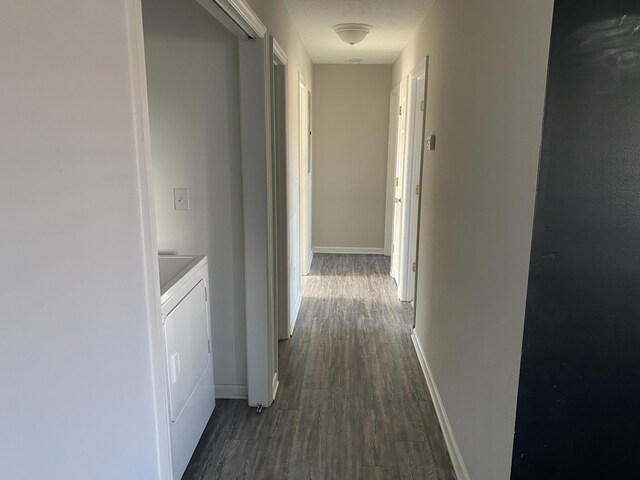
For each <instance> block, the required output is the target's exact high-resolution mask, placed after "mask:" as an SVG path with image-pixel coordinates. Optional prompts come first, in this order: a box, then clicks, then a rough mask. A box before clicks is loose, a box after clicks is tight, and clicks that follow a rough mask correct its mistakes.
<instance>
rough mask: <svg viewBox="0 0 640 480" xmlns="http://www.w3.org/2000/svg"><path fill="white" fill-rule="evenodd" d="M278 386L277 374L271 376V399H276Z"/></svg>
mask: <svg viewBox="0 0 640 480" xmlns="http://www.w3.org/2000/svg"><path fill="white" fill-rule="evenodd" d="M279 386H280V381H279V380H278V372H275V373H274V374H273V380H271V391H272V392H273V399H274V400H275V399H276V393H278V387H279Z"/></svg>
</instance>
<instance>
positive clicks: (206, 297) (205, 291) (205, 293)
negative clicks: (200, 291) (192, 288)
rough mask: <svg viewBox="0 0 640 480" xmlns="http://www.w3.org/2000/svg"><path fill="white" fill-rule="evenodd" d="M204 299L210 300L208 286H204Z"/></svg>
mask: <svg viewBox="0 0 640 480" xmlns="http://www.w3.org/2000/svg"><path fill="white" fill-rule="evenodd" d="M204 301H205V302H209V297H208V296H207V287H204Z"/></svg>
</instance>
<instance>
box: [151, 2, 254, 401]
mask: <svg viewBox="0 0 640 480" xmlns="http://www.w3.org/2000/svg"><path fill="white" fill-rule="evenodd" d="M143 3H144V5H143V11H144V29H145V49H146V61H147V77H148V89H149V116H150V122H151V147H152V165H153V176H154V191H155V206H156V218H157V229H158V248H159V250H160V252H161V253H163V252H170V253H177V254H192V253H197V254H206V255H208V257H209V271H210V277H211V278H210V286H211V318H212V322H213V339H214V341H213V343H214V349H213V353H214V368H215V381H216V385H217V387H218V388H217V394H220V393H221V392H224V391H241V390H243V386H246V383H247V364H246V325H245V317H244V242H243V223H242V218H243V217H242V176H241V161H240V134H239V129H240V120H239V98H238V81H239V77H238V49H237V40H236V39H235V37H233V36H232V35H231V34H230V33H229V32H228V31H227V30H226V29H225V28H224V27H222V26H221V25H220V24H219V23H218V22H217V21H216V20H215V19H214V18H213V17H212V16H211V15H210V14H209V13H207V12H206V11H205V10H204V9H202V8H201V7H200V6H199V5H198V4H197V3H196V2H194V1H187V2H185V1H181V0H148V1H144V2H143ZM174 187H186V188H188V189H189V194H190V198H189V200H190V210H189V211H187V212H185V211H175V210H174V206H173V188H174ZM222 385H227V386H239V388H240V390H238V388H236V387H222ZM230 389H231V390H230Z"/></svg>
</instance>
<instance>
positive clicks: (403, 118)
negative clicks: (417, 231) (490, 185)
mask: <svg viewBox="0 0 640 480" xmlns="http://www.w3.org/2000/svg"><path fill="white" fill-rule="evenodd" d="M395 118H396V122H397V127H396V131H397V134H396V149H395V175H394V178H393V233H392V243H391V276H392V277H393V279H394V280H395V281H396V284H398V285H399V284H400V270H401V269H400V262H401V258H402V237H403V234H402V228H403V221H402V219H403V217H402V214H403V211H402V197H403V196H404V190H403V187H404V164H405V150H406V142H407V79H406V78H405V79H404V80H403V81H402V83H400V88H399V91H398V102H397V106H396V109H395Z"/></svg>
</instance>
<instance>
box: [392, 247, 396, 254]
mask: <svg viewBox="0 0 640 480" xmlns="http://www.w3.org/2000/svg"><path fill="white" fill-rule="evenodd" d="M395 250H396V246H395V245H391V253H393V252H395Z"/></svg>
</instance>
